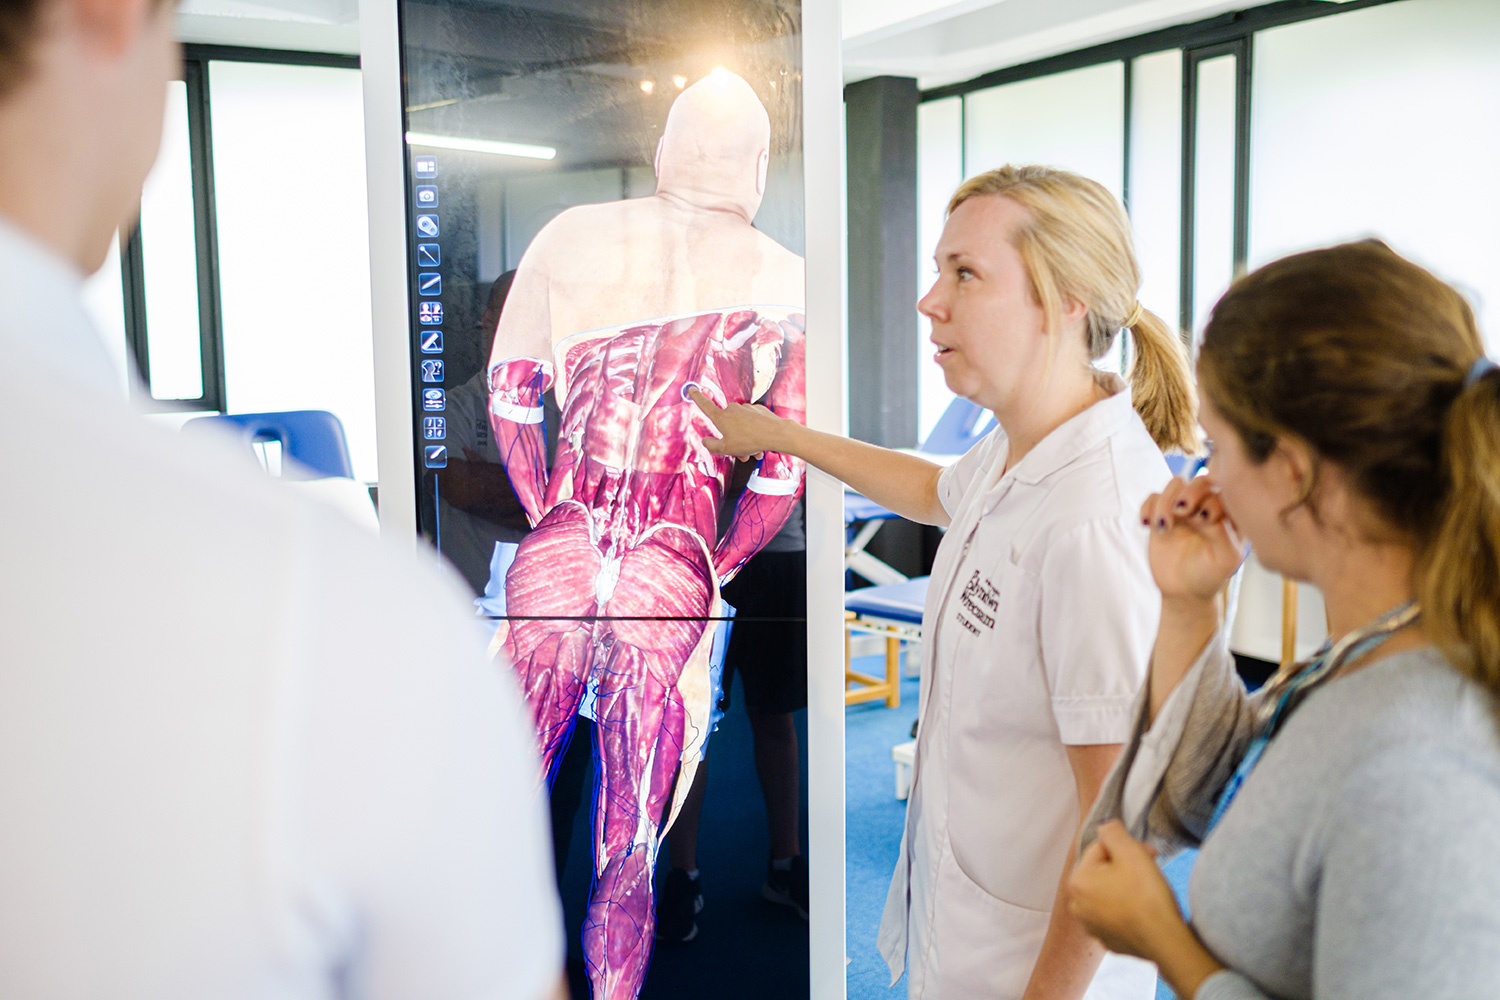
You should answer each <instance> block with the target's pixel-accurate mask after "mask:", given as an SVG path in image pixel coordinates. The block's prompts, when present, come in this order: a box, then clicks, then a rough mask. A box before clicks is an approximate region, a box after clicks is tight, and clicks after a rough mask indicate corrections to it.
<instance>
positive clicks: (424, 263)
mask: <svg viewBox="0 0 1500 1000" xmlns="http://www.w3.org/2000/svg"><path fill="white" fill-rule="evenodd" d="M442 263H443V248H442V246H441V245H440V244H437V243H418V244H417V266H418V267H437V266H439V265H440V264H442Z"/></svg>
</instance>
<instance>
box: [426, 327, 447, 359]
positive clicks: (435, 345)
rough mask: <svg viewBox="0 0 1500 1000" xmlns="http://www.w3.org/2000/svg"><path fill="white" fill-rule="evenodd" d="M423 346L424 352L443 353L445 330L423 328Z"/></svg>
mask: <svg viewBox="0 0 1500 1000" xmlns="http://www.w3.org/2000/svg"><path fill="white" fill-rule="evenodd" d="M421 347H422V353H423V354H442V353H443V331H442V330H423V331H422V340H421Z"/></svg>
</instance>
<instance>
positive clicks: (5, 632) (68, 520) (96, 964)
mask: <svg viewBox="0 0 1500 1000" xmlns="http://www.w3.org/2000/svg"><path fill="white" fill-rule="evenodd" d="M79 288H80V282H79V279H78V276H77V274H76V273H74V271H73V270H72V269H71V268H70V267H69V266H68V265H67V264H65V263H63V262H62V261H61V260H60V259H59V258H57V257H56V256H54V255H53V254H52V253H51V252H50V251H48V250H46V249H44V248H43V247H42V246H40V245H39V244H37V243H35V242H34V241H32V240H30V239H29V238H27V237H26V236H24V235H22V234H21V233H19V232H18V231H17V230H16V229H14V228H12V227H10V226H8V225H6V224H5V223H3V222H0V303H3V304H4V310H3V311H0V350H3V352H4V359H5V360H4V363H3V365H0V414H3V417H4V424H5V427H6V432H5V434H4V435H3V437H0V455H3V459H0V463H3V467H4V468H5V469H6V470H7V474H6V488H5V490H4V492H3V494H0V565H3V566H4V573H3V578H0V942H4V944H3V946H0V996H4V997H15V998H22V997H28V998H30V997H35V998H40V997H46V998H49V1000H72V998H77V1000H86V998H90V1000H91V998H98V997H121V998H127V997H139V998H150V1000H206V998H215V1000H230V998H244V1000H250V998H256V1000H261V998H265V1000H272V998H274V1000H321V998H331V997H358V998H369V1000H387V998H389V1000H396V998H412V1000H418V998H420V1000H442V998H455V1000H457V998H464V1000H477V998H512V997H513V998H517V1000H536V998H540V997H543V996H546V995H549V994H550V991H551V990H552V989H553V988H554V987H555V986H556V984H557V982H558V980H559V976H560V974H561V970H562V927H561V916H560V911H559V907H558V903H557V899H556V896H555V893H554V890H553V881H552V865H551V860H550V859H551V853H550V849H549V847H548V845H547V844H546V843H545V841H546V835H545V823H544V820H543V816H542V812H541V804H540V802H539V801H538V799H537V796H536V792H535V786H536V781H535V764H534V762H533V761H534V758H533V755H532V752H531V748H530V746H529V744H528V741H527V738H526V735H525V734H526V733H527V732H528V729H529V727H528V726H527V724H526V722H525V720H524V718H523V716H522V710H521V707H520V702H519V698H518V696H517V694H516V692H515V691H513V690H512V688H511V686H510V684H511V682H510V680H509V678H508V676H507V675H506V674H505V673H504V672H503V671H501V670H500V669H497V668H496V667H495V666H494V665H493V664H491V663H487V662H486V660H485V659H484V656H483V653H482V650H481V649H480V647H479V645H477V644H476V642H475V641H473V638H474V637H475V636H476V632H475V630H474V627H473V625H472V623H471V622H470V621H469V618H468V615H467V614H466V606H467V604H468V596H467V594H466V593H465V592H464V590H463V589H462V588H460V587H459V586H458V585H457V584H456V582H455V581H454V580H452V579H449V578H446V577H445V576H444V575H441V574H439V573H438V572H437V571H436V570H434V569H432V568H431V564H433V563H435V562H436V560H435V559H434V558H432V557H428V558H420V557H418V556H416V555H412V554H406V553H400V552H397V551H394V550H387V549H385V548H383V547H382V546H381V544H380V543H379V542H378V541H376V540H375V539H374V538H372V537H371V536H370V535H369V534H368V533H367V532H363V531H361V530H360V529H358V528H357V527H354V526H352V525H351V524H349V523H347V521H346V519H345V518H343V517H342V516H341V515H340V514H339V513H338V512H337V511H334V510H331V509H327V508H325V507H324V506H323V505H321V504H318V503H316V502H313V501H310V500H306V499H303V498H301V497H299V496H297V495H296V494H294V493H293V492H292V491H290V490H285V489H282V488H281V487H280V486H279V485H278V484H277V483H275V482H274V481H273V480H271V479H270V478H269V477H266V476H264V475H262V474H259V472H258V470H256V469H254V468H247V463H245V462H243V461H242V460H240V459H239V458H238V457H237V456H232V455H228V454H225V453H223V452H222V451H221V450H220V449H219V448H218V447H217V445H218V442H217V441H212V440H202V439H195V438H193V437H192V436H187V435H180V434H178V433H176V432H174V431H168V430H165V429H162V428H159V427H154V426H150V425H148V424H147V423H146V422H145V421H144V420H142V419H141V417H140V416H139V415H138V414H137V413H135V412H133V411H132V410H131V409H130V408H129V406H127V404H126V403H125V402H124V400H123V399H122V398H121V396H120V388H119V386H120V377H119V374H118V372H117V371H115V370H113V369H112V365H111V362H110V361H109V360H108V359H107V356H106V355H105V354H104V351H103V347H102V345H101V344H100V343H99V341H98V339H97V338H96V337H95V335H94V332H93V330H92V329H91V328H90V327H89V325H88V322H87V320H86V319H85V318H84V313H83V310H82V306H81V303H80V301H79Z"/></svg>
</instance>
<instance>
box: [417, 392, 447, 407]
mask: <svg viewBox="0 0 1500 1000" xmlns="http://www.w3.org/2000/svg"><path fill="white" fill-rule="evenodd" d="M447 405H448V400H447V398H446V397H445V395H444V393H443V390H441V389H423V390H422V409H424V410H427V411H428V412H434V411H435V412H441V411H442V410H443V409H444V408H445V407H447Z"/></svg>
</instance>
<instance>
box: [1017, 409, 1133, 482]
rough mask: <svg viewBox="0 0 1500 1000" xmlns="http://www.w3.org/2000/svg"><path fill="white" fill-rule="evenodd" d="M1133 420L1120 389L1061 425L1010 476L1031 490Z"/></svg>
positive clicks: (1033, 449) (1018, 464)
mask: <svg viewBox="0 0 1500 1000" xmlns="http://www.w3.org/2000/svg"><path fill="white" fill-rule="evenodd" d="M1134 416H1135V407H1134V405H1133V404H1132V402H1131V398H1130V389H1129V388H1128V387H1127V388H1122V389H1120V391H1118V392H1116V393H1115V394H1114V395H1112V396H1109V397H1107V398H1105V399H1101V400H1100V401H1099V402H1097V403H1095V404H1094V405H1093V406H1090V407H1089V408H1088V409H1086V410H1084V411H1083V412H1082V413H1079V414H1077V415H1076V416H1073V417H1070V418H1069V419H1067V420H1065V421H1063V423H1061V424H1060V425H1058V426H1057V427H1056V428H1054V429H1053V431H1052V433H1050V434H1048V435H1047V436H1046V437H1044V438H1042V440H1041V441H1039V442H1038V443H1037V445H1036V447H1035V448H1032V449H1031V451H1030V452H1028V453H1027V455H1026V457H1025V458H1023V459H1021V461H1020V462H1018V463H1016V467H1015V468H1013V469H1011V470H1010V473H1011V475H1013V476H1014V477H1015V478H1016V480H1017V481H1018V482H1022V483H1026V484H1027V485H1031V486H1034V485H1036V484H1037V483H1039V482H1041V481H1042V480H1043V479H1046V478H1047V477H1048V476H1050V475H1052V474H1053V473H1054V472H1057V471H1058V470H1059V469H1062V468H1065V467H1066V466H1068V465H1069V464H1071V463H1072V462H1073V461H1074V460H1075V459H1076V458H1077V457H1078V456H1079V455H1081V454H1082V453H1084V452H1085V451H1088V450H1089V449H1090V448H1092V447H1094V446H1095V445H1096V444H1099V443H1100V442H1101V441H1104V440H1106V439H1107V438H1109V437H1110V435H1112V434H1114V433H1115V432H1116V431H1117V430H1119V429H1120V428H1121V427H1122V426H1124V425H1125V424H1127V423H1128V422H1129V421H1130V419H1131V418H1132V417H1134Z"/></svg>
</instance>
